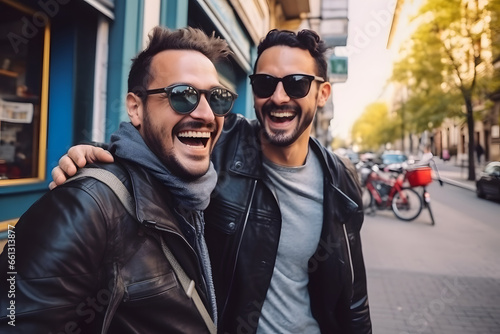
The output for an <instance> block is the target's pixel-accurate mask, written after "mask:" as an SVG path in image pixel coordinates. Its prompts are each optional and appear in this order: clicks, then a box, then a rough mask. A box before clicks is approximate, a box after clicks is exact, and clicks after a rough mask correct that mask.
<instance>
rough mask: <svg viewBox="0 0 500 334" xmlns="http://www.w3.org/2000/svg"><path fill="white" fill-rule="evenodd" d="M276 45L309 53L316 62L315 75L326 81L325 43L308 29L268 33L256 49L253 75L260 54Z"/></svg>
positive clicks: (275, 30)
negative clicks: (295, 31) (296, 31)
mask: <svg viewBox="0 0 500 334" xmlns="http://www.w3.org/2000/svg"><path fill="white" fill-rule="evenodd" d="M277 45H282V46H289V47H292V48H300V49H302V50H307V51H309V53H310V54H311V56H312V57H313V58H314V61H315V62H316V70H317V71H318V73H316V75H318V76H320V77H322V78H323V79H325V80H326V81H328V77H327V76H328V74H327V72H328V65H327V62H326V57H325V52H326V50H327V47H326V45H325V42H324V41H323V40H322V39H321V38H320V37H319V35H318V34H317V33H316V32H314V31H312V30H308V29H304V30H301V31H299V32H298V33H294V32H293V31H289V30H278V29H273V30H271V31H269V32H268V33H267V35H266V37H265V38H264V39H263V40H262V41H261V42H260V44H259V46H258V47H257V59H256V60H255V66H254V74H255V69H256V68H257V63H258V61H259V59H260V56H261V55H262V52H264V51H265V50H267V49H269V48H270V47H273V46H277Z"/></svg>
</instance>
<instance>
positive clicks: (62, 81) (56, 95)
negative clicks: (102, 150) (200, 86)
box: [0, 0, 269, 239]
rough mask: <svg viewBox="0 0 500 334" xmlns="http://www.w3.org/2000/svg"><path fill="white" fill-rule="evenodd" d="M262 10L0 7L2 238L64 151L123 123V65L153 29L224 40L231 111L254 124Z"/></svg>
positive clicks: (43, 2)
mask: <svg viewBox="0 0 500 334" xmlns="http://www.w3.org/2000/svg"><path fill="white" fill-rule="evenodd" d="M249 3H251V5H250V6H249ZM261 6H265V2H262V1H253V2H244V1H241V0H240V1H238V0H234V1H228V0H189V1H185V0H175V1H172V0H147V1H146V0H126V1H112V0H99V1H98V0H37V1H35V0H0V18H1V20H0V43H2V46H1V47H0V66H1V67H0V239H1V238H2V235H4V234H5V233H6V232H5V231H6V229H7V226H8V225H9V224H15V222H16V221H17V219H18V218H19V217H20V216H21V215H22V213H23V212H24V211H25V210H26V209H27V208H28V207H29V206H30V205H31V204H32V203H33V202H34V201H36V200H37V199H38V198H39V197H40V196H42V195H43V194H44V193H45V192H46V191H48V183H49V181H50V179H51V177H50V171H51V170H52V168H53V167H54V166H55V165H57V162H58V159H59V158H60V156H61V155H63V154H64V153H65V152H66V151H67V149H68V148H69V147H70V146H72V145H74V144H76V143H82V142H90V141H100V142H102V141H107V140H108V139H109V137H110V134H111V133H112V132H113V131H114V130H116V129H117V128H118V124H119V122H120V121H125V120H128V118H127V115H126V112H125V108H124V97H125V95H126V90H127V89H126V87H127V77H128V71H129V68H130V63H131V61H130V60H131V58H132V57H134V56H135V55H136V54H137V53H138V51H140V50H141V49H142V48H143V47H144V46H145V43H146V42H147V33H148V32H149V31H150V29H151V28H152V27H154V26H155V25H158V24H160V25H163V26H167V27H169V28H179V27H185V26H187V25H189V26H194V27H198V28H201V29H203V30H204V31H205V32H207V33H212V32H215V34H216V35H217V36H221V37H222V38H225V39H226V40H227V41H228V42H229V44H230V46H231V49H232V50H233V52H234V56H233V57H232V59H231V62H229V63H226V64H223V65H221V66H220V67H218V70H219V73H220V77H221V81H222V83H223V84H224V85H226V86H228V87H230V88H232V89H233V90H235V91H237V93H238V95H239V97H238V100H237V102H236V104H235V107H234V109H233V110H234V112H238V113H242V114H244V115H246V116H249V117H254V112H253V108H252V107H251V106H252V100H251V91H250V88H249V84H248V77H247V76H248V74H250V71H251V68H252V63H253V60H254V58H255V46H256V44H257V43H258V40H259V39H260V38H261V37H262V36H263V33H265V32H266V31H267V30H268V28H269V8H262V7H261ZM259 13H260V14H259Z"/></svg>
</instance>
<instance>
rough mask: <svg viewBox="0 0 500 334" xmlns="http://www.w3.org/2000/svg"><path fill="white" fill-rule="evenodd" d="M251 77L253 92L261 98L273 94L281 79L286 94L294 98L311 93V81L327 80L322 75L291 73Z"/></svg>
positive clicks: (253, 75)
mask: <svg viewBox="0 0 500 334" xmlns="http://www.w3.org/2000/svg"><path fill="white" fill-rule="evenodd" d="M249 78H250V83H251V84H252V89H253V93H254V94H255V96H257V97H260V98H267V97H270V96H271V95H273V93H274V91H275V90H276V86H277V85H278V82H280V81H281V82H282V83H283V88H284V89H285V92H286V94H287V95H288V96H290V97H291V98H294V99H300V98H303V97H304V96H306V95H307V94H309V90H310V89H311V83H312V82H313V81H314V80H317V81H319V82H325V80H324V79H323V78H321V77H318V76H316V75H307V74H290V75H286V76H284V77H283V78H276V77H273V76H272V75H269V74H252V75H250V76H249Z"/></svg>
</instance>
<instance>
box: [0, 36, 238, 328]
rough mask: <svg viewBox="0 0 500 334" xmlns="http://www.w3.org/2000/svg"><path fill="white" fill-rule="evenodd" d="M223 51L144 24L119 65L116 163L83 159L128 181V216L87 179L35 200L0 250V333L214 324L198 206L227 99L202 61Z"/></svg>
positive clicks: (210, 63)
mask: <svg viewBox="0 0 500 334" xmlns="http://www.w3.org/2000/svg"><path fill="white" fill-rule="evenodd" d="M229 53H230V50H229V48H228V46H227V43H226V42H225V41H224V40H221V39H218V38H214V37H208V36H207V35H205V33H204V32H203V31H201V30H197V29H192V28H186V29H179V30H175V31H169V30H167V29H163V28H159V27H157V28H155V29H154V30H153V32H152V34H151V36H150V43H149V46H148V47H147V48H146V49H145V50H144V51H142V52H141V53H139V55H138V56H137V57H136V58H135V59H134V60H133V64H132V67H131V70H130V74H129V82H128V86H129V88H128V94H127V97H126V106H127V111H128V115H129V118H130V122H127V123H122V124H121V125H120V128H119V130H118V131H116V132H115V133H114V134H113V135H112V137H111V145H110V150H111V152H112V153H113V156H114V158H115V161H116V163H114V164H103V165H101V166H96V165H94V166H93V167H94V168H104V169H106V170H108V171H110V172H111V173H113V174H114V175H115V176H116V177H118V179H119V181H118V182H120V181H121V182H122V183H123V184H124V185H125V186H126V188H128V190H129V192H130V193H131V194H133V195H132V197H133V199H134V200H135V201H134V204H133V207H134V209H135V210H131V211H133V214H132V213H131V214H129V213H128V211H127V210H126V208H127V207H128V206H123V205H122V202H121V201H120V200H119V199H118V197H117V196H115V194H114V193H113V192H112V190H111V189H110V188H109V187H108V186H107V185H106V184H104V183H102V182H100V181H98V180H96V179H94V178H89V177H83V178H79V179H77V180H74V181H71V182H68V183H66V184H65V185H62V186H59V187H57V188H56V189H54V190H52V191H50V192H49V193H47V194H46V195H45V196H43V197H42V198H41V199H40V200H39V201H37V202H36V203H35V204H34V205H33V206H32V207H31V208H30V209H28V210H27V212H26V213H25V214H24V215H23V216H22V217H21V218H20V220H19V222H18V223H17V225H16V226H15V229H14V232H13V233H15V244H14V243H8V244H7V246H6V248H5V250H4V252H3V253H2V255H1V256H0V271H1V273H0V281H1V282H2V283H1V288H0V332H2V333H119V334H123V333H208V332H209V328H211V329H212V330H210V332H212V333H215V326H214V325H213V322H217V309H216V301H215V294H214V289H213V281H212V274H211V266H210V260H209V255H208V251H207V248H206V244H205V241H204V233H203V229H204V219H203V210H204V209H205V208H206V207H207V205H208V202H209V198H210V194H211V192H212V190H213V188H214V187H215V184H216V179H217V178H216V172H215V170H214V167H213V164H212V163H211V161H210V154H211V151H212V149H213V147H214V145H215V142H216V141H217V139H218V138H219V136H220V133H221V131H222V126H223V116H224V115H225V114H226V113H228V112H229V111H230V109H231V107H232V105H233V102H234V99H235V97H236V95H235V94H234V93H231V92H230V91H229V90H227V89H226V88H224V87H222V86H221V84H220V83H219V79H218V75H217V70H216V69H215V66H214V62H216V61H218V60H220V59H222V58H224V57H226V56H227V55H228V54H229ZM167 248H168V249H170V252H171V253H172V254H173V256H174V257H175V258H176V259H177V261H178V263H180V266H181V267H182V268H183V270H184V273H185V275H186V276H187V277H188V278H189V279H191V282H190V283H189V284H190V285H189V287H188V288H187V289H186V288H184V286H181V285H183V284H182V282H183V280H182V278H181V277H180V275H177V273H178V271H177V269H176V268H175V265H174V263H175V262H172V261H171V259H170V258H169V259H168V260H167V256H168V255H167V253H168V251H167ZM169 254H170V253H169ZM7 281H8V282H9V284H6V282H7ZM197 295H199V300H200V303H201V304H203V305H202V306H201V307H199V306H197V305H195V301H196V300H197V299H196V298H194V300H193V299H191V296H197ZM201 309H203V310H205V311H206V313H205V314H204V315H202V311H199V310H201ZM207 310H208V311H207ZM207 317H208V319H207Z"/></svg>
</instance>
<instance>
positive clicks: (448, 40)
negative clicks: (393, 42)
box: [392, 0, 498, 180]
mask: <svg viewBox="0 0 500 334" xmlns="http://www.w3.org/2000/svg"><path fill="white" fill-rule="evenodd" d="M495 1H496V2H498V0H495ZM486 5H488V7H487V6H486ZM495 7H498V5H491V4H490V3H488V1H483V0H427V2H426V3H425V4H424V5H423V6H422V8H421V9H420V11H419V14H418V17H417V18H418V19H419V20H421V24H420V25H419V27H418V28H417V29H416V31H415V33H414V34H413V35H412V38H411V40H410V41H408V42H407V43H406V44H405V45H404V48H403V49H402V53H403V54H404V57H403V58H402V60H401V61H399V62H398V63H396V64H395V66H394V71H393V77H392V80H393V81H396V82H399V83H401V84H403V85H406V86H407V87H408V88H407V89H408V91H409V94H408V100H407V101H406V103H405V104H404V108H405V115H407V114H408V115H409V117H411V121H412V122H411V125H412V126H413V127H414V129H415V131H422V130H424V129H428V128H429V127H435V126H439V125H440V124H441V122H442V120H443V119H444V118H446V117H451V116H455V115H460V116H462V117H465V118H466V122H467V128H468V133H469V145H468V151H469V152H468V160H469V174H468V179H469V180H474V179H475V164H474V162H475V160H474V147H475V145H474V140H475V139H474V117H473V111H474V108H473V107H474V105H477V104H479V102H480V101H482V100H483V99H484V98H485V96H486V92H487V91H488V85H489V84H490V83H491V81H492V80H491V79H492V75H493V73H494V70H493V66H492V56H491V49H492V43H491V24H490V22H492V21H491V14H492V12H491V10H492V8H493V10H494V9H495ZM459 99H460V100H461V101H462V103H460V102H459ZM462 105H463V106H465V113H464V112H463V111H462V107H461V106H462ZM405 119H406V117H405Z"/></svg>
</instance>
